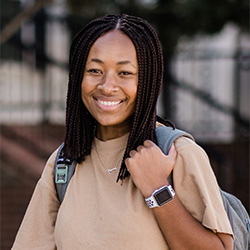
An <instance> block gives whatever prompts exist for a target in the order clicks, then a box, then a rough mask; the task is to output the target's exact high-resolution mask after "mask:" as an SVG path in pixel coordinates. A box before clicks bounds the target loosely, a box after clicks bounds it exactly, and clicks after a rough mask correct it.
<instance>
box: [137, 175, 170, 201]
mask: <svg viewBox="0 0 250 250" xmlns="http://www.w3.org/2000/svg"><path fill="white" fill-rule="evenodd" d="M168 185H169V182H168V181H167V179H163V180H161V181H160V180H158V181H157V183H154V184H152V185H150V186H148V187H147V188H145V189H144V190H143V191H142V190H141V192H142V194H143V196H144V198H148V197H150V196H151V195H152V193H153V192H154V191H155V190H157V189H160V188H161V187H163V186H168Z"/></svg>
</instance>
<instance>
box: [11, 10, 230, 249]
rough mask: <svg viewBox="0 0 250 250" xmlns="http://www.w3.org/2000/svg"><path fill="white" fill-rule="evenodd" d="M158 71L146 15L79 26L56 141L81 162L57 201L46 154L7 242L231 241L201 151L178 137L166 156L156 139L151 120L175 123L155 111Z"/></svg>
mask: <svg viewBox="0 0 250 250" xmlns="http://www.w3.org/2000/svg"><path fill="white" fill-rule="evenodd" d="M162 80H163V58H162V51H161V46H160V42H159V40H158V37H157V35H156V33H155V31H154V30H153V28H152V27H151V25H150V24H149V23H148V22H147V21H145V20H143V19H141V18H139V17H133V16H129V15H107V16H104V17H102V18H99V19H95V20H93V21H92V22H90V23H89V24H88V25H86V26H85V27H83V28H82V30H80V32H79V33H78V34H77V35H76V36H75V38H74V40H73V42H72V46H71V50H70V68H69V82H68V96H67V110H66V136H65V140H64V147H63V149H62V152H63V154H64V155H63V157H64V159H62V161H63V160H64V162H65V164H66V163H67V162H68V161H76V162H77V163H78V164H77V166H76V169H75V173H74V176H73V177H72V179H71V181H70V183H69V185H68V188H67V192H66V194H65V197H64V200H63V202H62V204H60V202H59V200H58V197H57V193H56V189H55V185H54V180H53V176H54V173H53V171H54V163H55V158H56V155H57V151H58V150H56V151H55V152H54V153H53V154H52V155H51V157H50V158H49V160H48V162H47V164H46V166H45V169H44V171H43V174H42V176H41V179H40V180H39V182H38V184H37V187H36V189H35V191H34V194H33V197H32V199H31V201H30V204H29V207H28V210H27V212H26V215H25V217H24V219H23V222H22V225H21V227H20V229H19V232H18V234H17V237H16V241H15V243H14V245H13V248H12V249H13V250H19V249H20V250H21V249H22V250H23V249H28V250H29V249H30V250H33V249H43V250H51V249H54V250H55V249H58V250H64V249H65V250H68V249H74V250H78V249H79V250H82V249H86V250H87V249H92V250H100V249H102V250H117V249H119V250H127V249H129V250H140V249H143V250H149V249H150V250H151V249H154V250H167V249H178V250H180V249H185V250H186V249H196V250H199V249H202V250H206V249H209V250H211V249H232V246H233V233H232V229H231V226H230V223H229V221H228V218H227V214H226V212H225V210H224V206H223V202H222V199H221V195H220V189H219V187H218V184H217V181H216V179H215V176H214V174H213V172H212V169H211V166H210V164H209V160H208V157H207V156H206V154H205V152H204V151H203V150H202V149H201V148H200V147H199V146H198V145H197V144H196V143H195V142H193V141H191V140H189V139H188V138H184V137H181V138H178V139H177V140H176V141H175V142H174V144H173V145H172V147H171V150H170V152H169V154H168V155H164V154H163V153H162V151H161V149H160V148H159V147H158V144H157V143H158V142H157V138H156V127H158V126H164V125H165V126H171V127H174V126H173V124H172V123H170V122H166V121H164V120H163V119H161V118H160V117H158V116H157V115H156V104H157V99H158V96H159V92H160V89H161V86H162ZM159 122H161V124H160V123H159ZM162 123H163V124H162ZM171 129H172V128H171ZM164 138H165V137H164ZM69 168H70V166H69ZM171 173H172V174H171ZM170 176H172V177H173V183H174V188H173V187H172V186H171V185H170V183H169V182H168V177H170ZM159 197H160V199H157V198H159ZM145 200H146V201H145Z"/></svg>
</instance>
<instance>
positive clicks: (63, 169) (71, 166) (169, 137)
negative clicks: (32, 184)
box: [54, 126, 194, 203]
mask: <svg viewBox="0 0 250 250" xmlns="http://www.w3.org/2000/svg"><path fill="white" fill-rule="evenodd" d="M156 136H157V140H158V145H159V147H160V148H161V150H162V152H163V153H164V154H166V155H167V154H168V152H169V149H170V147H171V145H172V143H173V142H174V141H175V140H176V139H177V138H178V137H180V136H186V137H188V138H190V139H192V140H194V138H193V137H192V136H191V135H190V134H188V133H186V132H185V131H182V130H179V129H173V128H172V127H165V126H160V127H158V128H156ZM63 146H64V143H62V144H61V145H60V147H59V149H58V152H57V155H56V160H55V164H54V182H55V188H56V192H57V196H58V200H59V201H60V203H62V201H63V198H64V196H65V193H66V190H67V187H68V184H69V182H70V180H71V178H72V176H73V174H74V173H75V168H76V161H73V162H70V161H69V160H68V159H64V157H63V152H62V149H63ZM169 183H172V180H171V177H170V179H169Z"/></svg>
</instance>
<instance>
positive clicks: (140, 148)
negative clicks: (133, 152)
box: [137, 145, 145, 152]
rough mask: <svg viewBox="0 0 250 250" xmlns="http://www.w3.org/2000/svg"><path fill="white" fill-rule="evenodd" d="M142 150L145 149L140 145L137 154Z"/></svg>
mask: <svg viewBox="0 0 250 250" xmlns="http://www.w3.org/2000/svg"><path fill="white" fill-rule="evenodd" d="M143 148H145V147H144V146H142V145H140V146H138V147H137V152H139V151H141V150H142V149H143Z"/></svg>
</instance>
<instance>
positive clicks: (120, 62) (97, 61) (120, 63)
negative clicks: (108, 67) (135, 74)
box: [88, 58, 136, 68]
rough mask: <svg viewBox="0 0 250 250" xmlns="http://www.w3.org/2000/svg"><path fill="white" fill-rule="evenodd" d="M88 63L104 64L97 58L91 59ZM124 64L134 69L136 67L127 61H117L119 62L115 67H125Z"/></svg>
mask: <svg viewBox="0 0 250 250" xmlns="http://www.w3.org/2000/svg"><path fill="white" fill-rule="evenodd" d="M90 62H96V63H100V64H104V62H103V61H102V60H100V59H98V58H92V59H91V60H90V61H89V62H88V64H89V63H90ZM126 64H130V65H131V66H133V67H134V68H136V66H135V65H134V64H132V63H131V62H130V61H129V60H124V61H119V62H118V63H117V65H126Z"/></svg>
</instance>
